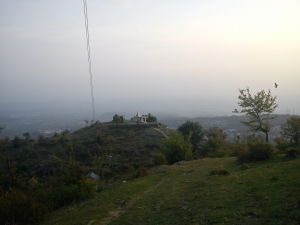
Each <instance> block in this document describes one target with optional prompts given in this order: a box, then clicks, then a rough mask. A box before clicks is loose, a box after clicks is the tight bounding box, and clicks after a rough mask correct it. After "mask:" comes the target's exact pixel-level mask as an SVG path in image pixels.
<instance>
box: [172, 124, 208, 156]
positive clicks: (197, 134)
mask: <svg viewBox="0 0 300 225" xmlns="http://www.w3.org/2000/svg"><path fill="white" fill-rule="evenodd" d="M177 130H178V131H179V132H180V133H182V135H183V136H184V138H185V140H190V142H191V143H192V145H193V152H194V153H195V152H196V151H197V149H198V147H199V145H200V142H201V140H202V139H203V137H204V131H203V128H202V126H201V125H200V124H199V123H197V122H193V121H186V122H185V123H184V124H182V125H181V126H180V127H178V129H177Z"/></svg>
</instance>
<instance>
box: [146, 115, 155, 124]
mask: <svg viewBox="0 0 300 225" xmlns="http://www.w3.org/2000/svg"><path fill="white" fill-rule="evenodd" d="M147 122H148V123H156V122H157V118H156V117H155V116H153V115H152V114H151V113H148V118H147Z"/></svg>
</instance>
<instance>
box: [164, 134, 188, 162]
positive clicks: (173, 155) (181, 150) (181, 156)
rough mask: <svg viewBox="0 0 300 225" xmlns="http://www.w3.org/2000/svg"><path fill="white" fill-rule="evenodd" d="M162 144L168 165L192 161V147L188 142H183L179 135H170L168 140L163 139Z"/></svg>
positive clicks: (181, 136)
mask: <svg viewBox="0 0 300 225" xmlns="http://www.w3.org/2000/svg"><path fill="white" fill-rule="evenodd" d="M163 144H164V154H165V156H166V158H167V160H168V163H169V164H173V163H176V162H178V161H183V160H192V159H193V152H192V147H193V145H192V144H191V142H190V141H189V140H185V138H184V137H183V135H182V134H181V133H178V132H174V133H172V134H171V135H170V136H169V138H167V139H165V141H164V143H163Z"/></svg>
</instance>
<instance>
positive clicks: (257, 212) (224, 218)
mask: <svg viewBox="0 0 300 225" xmlns="http://www.w3.org/2000/svg"><path fill="white" fill-rule="evenodd" d="M212 171H214V172H212ZM215 171H227V172H226V173H224V172H223V173H218V172H217V173H216V172H215ZM299 171H300V159H296V160H287V159H276V160H271V161H266V162H261V163H249V164H243V165H239V164H236V162H235V158H221V159H209V158H206V159H202V160H195V161H190V162H180V163H177V164H175V165H172V166H160V167H156V168H153V169H152V170H151V171H150V175H149V176H147V177H143V178H139V179H136V180H133V181H130V182H127V183H116V184H114V185H113V186H109V187H107V188H106V189H105V190H103V191H102V192H101V193H98V194H96V195H95V196H94V197H93V198H92V199H90V200H87V201H85V202H82V203H80V204H76V205H73V206H71V207H67V208H63V209H60V210H58V211H56V212H53V213H52V214H50V215H49V216H48V218H46V220H45V221H44V222H42V223H41V225H50V224H51V225H52V224H56V225H87V224H88V225H107V224H110V225H153V224H156V225H159V224H161V225H174V224H175V225H176V224H178V225H190V224H193V225H194V224H201V225H209V224H211V225H213V224H228V225H232V224H236V225H237V224H241V225H247V224H249V225H250V224H251V225H259V224H265V225H268V224H269V225H286V224H298V223H299V219H300V212H299V209H300V203H299V200H300V188H299V187H300V180H299V175H300V172H299ZM213 174H219V175H213ZM222 174H223V175H222Z"/></svg>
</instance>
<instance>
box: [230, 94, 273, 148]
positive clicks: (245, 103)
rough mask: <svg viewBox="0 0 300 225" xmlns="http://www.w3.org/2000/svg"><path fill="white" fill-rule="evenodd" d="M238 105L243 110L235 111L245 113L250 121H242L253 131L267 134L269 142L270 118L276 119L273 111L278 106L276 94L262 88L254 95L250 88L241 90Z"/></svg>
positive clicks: (266, 137) (235, 111) (266, 138)
mask: <svg viewBox="0 0 300 225" xmlns="http://www.w3.org/2000/svg"><path fill="white" fill-rule="evenodd" d="M239 92H240V95H239V96H238V99H239V102H238V105H239V106H240V107H241V110H240V111H239V110H237V109H235V110H234V111H233V112H234V113H244V114H245V115H246V116H247V117H248V121H242V123H243V124H245V125H246V126H248V127H249V128H250V129H251V130H252V131H255V132H257V131H261V132H263V133H264V134H265V140H266V142H267V143H268V142H269V132H270V131H271V124H270V120H271V119H274V116H273V115H272V113H273V112H274V110H275V109H276V108H277V106H278V105H277V103H276V96H274V97H273V96H272V95H271V91H270V90H269V91H268V92H265V91H264V90H261V91H259V92H257V93H256V94H254V95H252V94H251V93H250V90H249V88H246V89H243V90H241V89H240V90H239Z"/></svg>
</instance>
